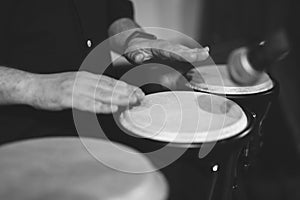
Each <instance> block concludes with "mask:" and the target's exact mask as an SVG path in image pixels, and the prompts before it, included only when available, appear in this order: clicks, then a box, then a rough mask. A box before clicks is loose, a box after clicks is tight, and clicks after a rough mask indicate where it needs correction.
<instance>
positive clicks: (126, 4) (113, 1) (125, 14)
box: [108, 0, 134, 24]
mask: <svg viewBox="0 0 300 200" xmlns="http://www.w3.org/2000/svg"><path fill="white" fill-rule="evenodd" d="M108 2H109V3H108V7H109V24H112V23H113V22H114V21H116V20H118V19H121V18H130V19H133V18H134V9H133V3H132V2H131V1H129V0H109V1H108Z"/></svg>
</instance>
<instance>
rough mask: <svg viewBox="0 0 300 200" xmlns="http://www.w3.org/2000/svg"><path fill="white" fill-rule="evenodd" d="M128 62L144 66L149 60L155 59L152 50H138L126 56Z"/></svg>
mask: <svg viewBox="0 0 300 200" xmlns="http://www.w3.org/2000/svg"><path fill="white" fill-rule="evenodd" d="M125 57H126V58H127V60H129V61H130V62H131V63H133V64H142V63H144V62H145V61H147V60H150V59H151V58H153V54H152V52H151V50H150V49H143V48H141V49H136V50H134V51H131V52H127V53H126V54H125Z"/></svg>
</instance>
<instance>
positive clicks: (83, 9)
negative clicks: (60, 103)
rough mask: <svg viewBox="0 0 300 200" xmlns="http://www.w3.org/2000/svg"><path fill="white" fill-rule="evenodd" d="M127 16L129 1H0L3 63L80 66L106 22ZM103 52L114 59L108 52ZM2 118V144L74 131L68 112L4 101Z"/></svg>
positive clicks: (42, 69) (44, 69) (37, 67)
mask: <svg viewBox="0 0 300 200" xmlns="http://www.w3.org/2000/svg"><path fill="white" fill-rule="evenodd" d="M124 17H125V18H133V8H132V4H131V2H130V1H127V0H0V27H1V29H0V65H3V66H7V67H12V68H18V69H22V70H25V71H28V72H34V73H55V72H64V71H76V70H78V68H79V67H80V65H81V63H82V61H83V60H84V58H85V57H86V55H87V54H88V53H89V52H90V51H91V50H92V49H93V47H95V46H96V45H98V44H99V43H101V42H102V41H103V40H105V39H106V38H107V37H108V34H107V30H108V27H109V26H110V25H111V24H112V23H113V22H114V21H115V20H117V19H119V18H124ZM88 40H91V41H92V45H93V46H92V48H89V47H88V46H87V41H88ZM102 56H103V55H102ZM104 57H107V58H108V59H110V56H109V52H106V55H105V56H104ZM0 123H1V138H0V144H1V143H4V142H8V141H14V140H18V139H23V138H29V137H35V136H38V135H49V134H50V135H51V134H52V133H53V134H54V132H56V133H55V134H65V133H66V132H68V131H69V132H73V131H74V129H73V128H74V127H73V126H72V125H70V124H73V123H72V114H71V112H70V111H63V112H49V111H39V110H35V109H33V108H30V107H28V106H0ZM70 127H72V128H70ZM58 132H60V133H58ZM62 132H65V133H62Z"/></svg>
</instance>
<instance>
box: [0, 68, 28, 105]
mask: <svg viewBox="0 0 300 200" xmlns="http://www.w3.org/2000/svg"><path fill="white" fill-rule="evenodd" d="M33 78H34V74H31V73H28V72H24V71H21V70H16V69H12V68H7V67H3V66H0V105H1V104H28V103H29V101H30V100H29V98H30V96H31V94H30V93H31V91H32V90H31V85H32V84H31V83H32V81H33Z"/></svg>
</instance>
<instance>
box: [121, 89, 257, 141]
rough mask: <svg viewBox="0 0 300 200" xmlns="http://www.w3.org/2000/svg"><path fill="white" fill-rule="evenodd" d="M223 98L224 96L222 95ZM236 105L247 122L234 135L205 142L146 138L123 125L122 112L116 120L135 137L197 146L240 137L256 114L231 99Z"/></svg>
mask: <svg viewBox="0 0 300 200" xmlns="http://www.w3.org/2000/svg"><path fill="white" fill-rule="evenodd" d="M167 92H170V91H167ZM176 92H193V91H176ZM163 93H165V92H163ZM154 94H155V93H154ZM204 94H205V93H204ZM211 95H214V96H219V97H220V95H216V94H211ZM221 97H222V96H221ZM223 98H225V97H223ZM225 99H227V100H230V101H233V100H231V99H229V98H225ZM233 102H234V103H235V104H236V105H238V106H239V107H240V108H241V110H242V112H243V113H244V114H245V116H246V120H247V122H246V126H245V127H244V128H243V129H242V130H240V131H239V132H238V133H236V134H235V135H232V136H229V137H225V138H224V139H220V140H213V141H207V142H191V143H187V142H168V141H163V140H155V139H152V138H148V137H143V136H141V135H139V134H137V133H135V132H133V131H132V130H129V129H127V128H126V126H124V124H123V123H122V120H121V116H122V114H123V112H120V113H119V116H118V118H119V120H117V121H118V124H120V125H121V127H122V129H124V130H126V131H130V134H132V135H134V136H137V138H140V139H146V140H151V141H154V142H160V143H162V144H171V145H173V144H174V145H176V146H179V145H181V146H187V145H189V146H192V145H197V146H199V145H201V144H204V143H206V144H208V143H220V142H221V141H227V139H229V140H230V139H233V138H236V137H237V138H240V136H241V135H244V134H242V133H243V132H244V131H246V130H247V129H248V128H249V125H251V124H252V123H253V122H252V121H253V120H254V119H255V117H256V115H255V113H253V112H250V111H249V110H248V109H245V108H244V107H242V106H241V105H240V104H238V103H237V102H235V101H233ZM251 127H252V125H251ZM251 130H252V128H251ZM247 133H248V131H247ZM242 137H244V136H242Z"/></svg>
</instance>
